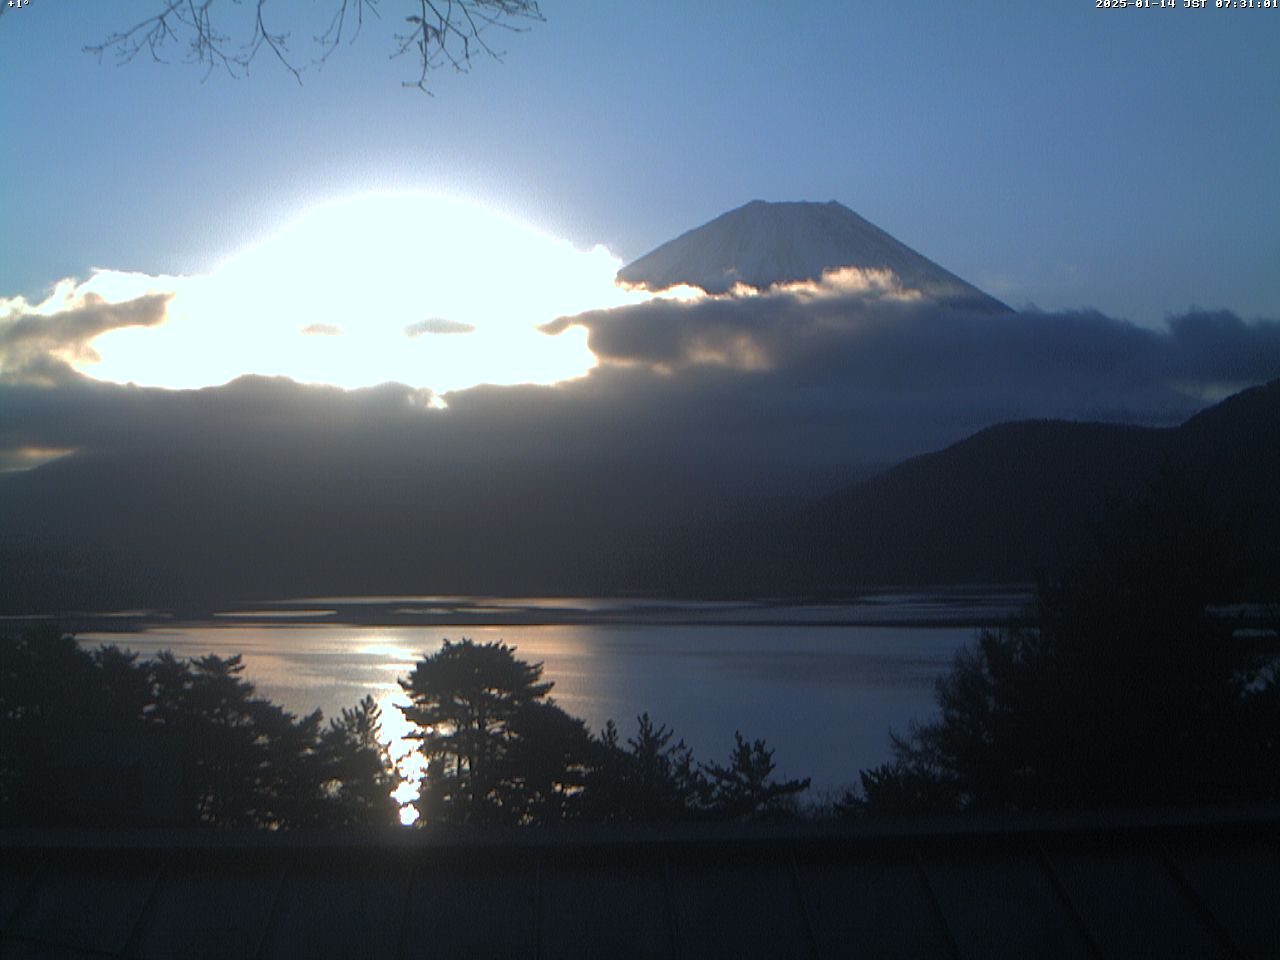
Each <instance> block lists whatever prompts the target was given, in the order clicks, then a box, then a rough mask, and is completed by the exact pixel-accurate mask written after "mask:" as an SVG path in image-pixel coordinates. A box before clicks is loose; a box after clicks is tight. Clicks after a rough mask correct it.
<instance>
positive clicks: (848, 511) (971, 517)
mask: <svg viewBox="0 0 1280 960" xmlns="http://www.w3.org/2000/svg"><path fill="white" fill-rule="evenodd" d="M1163 471H1172V472H1174V473H1176V474H1177V475H1179V476H1181V477H1183V478H1185V480H1186V482H1187V483H1188V484H1190V485H1191V486H1192V487H1193V488H1195V489H1199V490H1202V491H1203V492H1204V495H1205V496H1206V497H1207V498H1208V499H1209V500H1210V501H1211V502H1213V503H1215V504H1216V505H1217V507H1218V508H1219V510H1220V511H1221V513H1222V515H1223V516H1224V517H1230V518H1232V519H1233V520H1236V521H1238V522H1240V523H1241V524H1243V525H1245V526H1246V527H1247V528H1248V529H1249V530H1250V531H1251V535H1252V536H1253V537H1254V538H1255V539H1256V541H1257V542H1259V543H1265V542H1266V541H1270V543H1272V544H1274V543H1277V542H1280V498H1278V497H1277V495H1276V491H1277V489H1280V380H1277V381H1272V382H1271V383H1269V384H1266V385H1264V386H1260V387H1255V388H1253V389H1250V390H1246V391H1244V392H1243V393H1240V394H1238V395H1236V396H1234V397H1230V398H1228V399H1227V400H1225V401H1223V402H1222V403H1220V404H1218V405H1216V406H1214V407H1211V408H1209V409H1208V410H1205V411H1204V412H1202V413H1200V414H1197V415H1196V416H1194V417H1192V418H1191V419H1189V420H1188V421H1187V422H1186V423H1184V424H1183V425H1181V426H1180V427H1177V428H1173V429H1160V428H1149V427H1133V426H1121V425H1116V424H1101V423H1072V422H1065V421H1047V420H1039V421H1025V422H1018V423H1006V424H1000V425H998V426H993V427H990V428H988V429H986V430H983V431H981V432H979V433H977V434H975V435H974V436H972V437H969V438H968V439H966V440H963V441H961V442H960V443H957V444H954V445H953V446H950V447H948V448H946V449H945V450H941V451H939V452H937V453H931V454H926V455H924V456H920V457H915V458H913V459H911V460H907V461H906V462H904V463H902V464H899V465H898V466H896V467H894V468H893V469H891V470H889V471H887V472H885V473H883V474H881V475H880V476H877V477H875V478H872V479H870V480H867V481H865V482H863V483H859V484H856V485H854V486H851V487H849V488H846V489H844V490H841V491H839V492H838V493H835V494H832V495H831V496H829V497H826V498H824V499H822V500H820V501H818V502H816V503H813V504H811V505H809V506H807V507H805V508H803V509H802V510H800V511H798V512H797V513H796V514H795V515H793V516H791V517H789V518H788V519H787V520H786V522H785V530H784V532H782V533H781V534H780V536H779V540H780V541H781V542H782V543H784V544H785V547H783V549H784V551H785V552H786V554H787V556H788V557H789V558H790V562H791V564H793V566H794V568H795V569H796V570H797V571H798V578H799V580H800V581H801V582H803V583H805V584H806V585H808V586H810V587H813V588H818V589H838V588H840V587H841V586H844V585H847V584H851V583H854V584H856V583H916V584H919V583H957V582H966V581H967V582H1010V581H1025V580H1029V579H1031V578H1033V577H1034V576H1036V575H1037V574H1038V573H1040V572H1043V571H1047V570H1050V569H1052V568H1054V567H1056V566H1057V565H1058V564H1060V563H1062V562H1064V561H1065V560H1068V559H1069V558H1070V557H1071V556H1072V555H1073V554H1075V553H1076V552H1078V551H1079V550H1080V548H1081V547H1082V546H1083V545H1084V544H1085V542H1086V541H1087V540H1088V539H1089V538H1090V537H1092V536H1093V534H1094V532H1095V530H1096V527H1097V524H1098V523H1099V522H1100V517H1101V516H1102V515H1103V514H1104V512H1105V510H1106V509H1107V507H1108V506H1109V505H1113V504H1114V503H1116V502H1117V501H1119V500H1122V499H1125V498H1133V497H1138V496H1141V495H1142V494H1143V493H1144V492H1145V491H1146V490H1147V489H1148V488H1149V486H1150V485H1151V484H1152V483H1153V482H1155V481H1156V480H1157V478H1158V477H1159V476H1160V474H1161V473H1162V472H1163Z"/></svg>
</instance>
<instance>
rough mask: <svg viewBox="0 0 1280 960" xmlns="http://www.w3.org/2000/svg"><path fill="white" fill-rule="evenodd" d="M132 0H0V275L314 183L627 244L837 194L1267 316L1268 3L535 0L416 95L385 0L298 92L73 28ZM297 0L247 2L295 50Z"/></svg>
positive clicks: (621, 249) (893, 224) (42, 273)
mask: <svg viewBox="0 0 1280 960" xmlns="http://www.w3.org/2000/svg"><path fill="white" fill-rule="evenodd" d="M158 5H159V0H127V2H112V3H100V2H94V0H30V2H29V4H28V5H27V6H26V7H25V8H22V9H19V10H16V11H7V12H6V13H5V14H4V15H3V16H0V84H2V86H0V89H3V96H0V170H3V177H0V297H4V296H15V295H19V294H22V295H26V296H28V297H34V296H37V295H38V294H40V292H41V291H43V290H45V289H47V288H48V287H49V286H50V285H51V284H52V283H53V282H54V281H56V280H58V279H59V278H62V277H66V276H74V277H78V278H84V277H85V276H87V274H88V272H89V270H90V268H92V267H102V268H111V269H116V270H133V271H142V272H147V273H198V272H202V271H206V270H208V269H210V268H211V267H212V266H213V265H214V264H216V263H218V262H220V261H221V260H222V259H224V258H226V257H227V256H229V255H231V254H233V253H235V252H236V251H237V250H239V249H241V248H242V247H243V246H244V245H245V244H247V243H250V242H252V241H254V240H256V239H259V238H261V237H263V236H266V235H268V234H270V233H272V232H274V231H276V230H278V229H279V228H280V227H281V226H282V225H284V224H285V223H287V222H289V221H290V220H292V219H293V218H295V217H296V216H298V215H300V214H301V213H303V212H305V211H306V210H307V209H309V208H311V207H313V206H315V205H316V204H317V203H320V202H322V201H324V200H328V199H333V198H340V197H344V196H348V195H351V194H354V193H361V192H365V191H368V190H376V189H384V188H414V189H417V188H425V189H433V190H445V191H447V192H450V193H454V194H458V195H462V196H464V197H469V198H471V199H474V200H478V201H480V202H482V203H485V204H487V205H490V206H494V207H497V208H498V209H500V210H502V211H505V212H507V213H509V214H513V215H515V216H517V217H520V218H522V219H524V220H528V221H530V222H532V223H534V224H535V225H537V226H539V227H540V228H542V229H543V230H546V231H548V232H550V233H553V234H556V235H558V236H562V237H565V238H567V239H569V240H571V241H573V242H574V243H576V244H578V245H580V246H583V247H590V246H591V245H593V244H595V243H604V244H606V245H607V246H608V247H609V248H610V249H612V250H613V251H614V252H615V253H617V254H618V255H619V256H621V257H622V258H623V259H632V258H634V257H637V256H639V255H641V254H643V253H644V252H646V251H647V250H649V249H650V248H652V247H654V246H656V245H657V244H659V243H661V242H663V241H665V240H667V239H670V238H671V237H673V236H675V235H676V234H678V233H680V232H683V231H684V230H686V229H689V228H690V227H693V226H696V225H697V224H699V223H702V222H703V221H705V220H708V219H710V218H711V217H713V216H715V215H717V214H719V213H721V212H723V211H725V210H727V209H730V208H732V207H735V206H738V205H740V204H742V203H744V202H746V201H748V200H750V199H753V198H762V199H770V200H783V199H812V200H828V199H835V200H839V201H840V202H842V203H844V204H846V205H847V206H849V207H851V208H852V209H854V210H856V211H857V212H859V213H861V214H862V215H863V216H865V217H867V218H868V219H870V220H872V221H873V222H875V223H877V224H878V225H880V226H881V227H883V228H885V229H886V230H888V231H889V232H890V233H892V234H894V235H895V236H897V237H899V238H900V239H902V240H903V241H905V242H906V243H908V244H910V245H911V246H914V247H915V248H916V249H918V250H920V251H921V252H922V253H924V254H925V255H927V256H929V257H931V258H932V259H934V260H936V261H938V262H939V263H941V264H942V265H943V266H945V267H947V268H948V269H950V270H952V271H953V272H955V273H958V274H959V275H961V276H962V277H964V278H966V279H968V280H970V281H971V282H973V283H976V284H977V285H979V286H982V287H984V288H985V289H987V290H989V291H990V292H992V293H994V294H995V295H997V296H998V297H1000V298H1002V299H1004V300H1005V301H1006V302H1009V303H1011V304H1013V305H1014V306H1022V305H1025V304H1027V303H1034V304H1036V305H1037V306H1040V307H1042V308H1045V309H1059V308H1073V307H1081V306H1093V307H1097V308H1099V309H1100V310H1102V311H1104V312H1106V313H1108V314H1109V315H1112V316H1116V317H1120V318H1127V319H1131V320H1135V321H1138V322H1140V323H1144V324H1154V323H1159V322H1160V321H1161V320H1163V318H1164V317H1166V316H1167V315H1169V314H1172V313H1177V312H1181V311H1185V310H1186V309H1187V308H1188V307H1190V306H1192V305H1197V306H1200V307H1204V308H1225V309H1230V310H1233V311H1235V312H1237V313H1239V314H1240V315H1242V316H1244V317H1246V318H1250V317H1272V318H1274V317H1276V316H1280V269H1277V263H1280V171H1277V168H1276V158H1277V157H1280V85H1277V83H1276V72H1275V65H1276V63H1277V59H1276V57H1277V51H1278V50H1280V10H1277V9H1255V10H1227V11H1222V10H1216V9H1213V8H1212V2H1211V4H1210V8H1209V9H1203V10H1186V9H1160V8H1158V7H1156V8H1152V9H1127V10H1100V9H1096V8H1095V6H1094V3H1093V0H1051V2H1042V3H1036V4H1022V3H965V4H954V3H927V2H921V3H915V4H909V5H904V4H880V3H874V4H857V5H854V4H850V3H810V4H807V5H806V6H805V8H804V10H802V11H801V10H797V9H795V8H793V7H791V6H790V5H782V4H777V3H763V2H759V3H757V2H734V3H729V2H724V3H720V2H714V3H713V2H705V3H688V2H683V3H681V2H659V0H654V2H649V3H644V4H617V3H600V2H583V0H546V2H545V3H544V4H543V11H544V13H545V14H546V17H547V21H546V22H545V23H543V24H538V25H537V26H535V27H534V29H532V30H531V31H530V32H528V33H526V34H521V35H510V36H498V37H496V40H495V42H496V43H497V45H499V46H500V47H502V48H503V49H505V51H506V56H505V58H504V61H503V62H502V63H493V62H487V61H481V62H477V64H476V66H475V69H474V71H473V72H472V73H471V74H469V75H466V76H454V75H451V74H446V73H444V72H441V73H438V74H437V75H436V76H435V77H434V78H433V80H432V87H433V91H434V94H435V95H434V96H432V97H427V96H423V95H422V94H420V93H416V92H414V91H409V90H404V89H401V87H400V81H401V80H402V79H405V78H407V77H410V76H411V75H412V72H413V71H412V64H411V63H408V62H406V61H404V60H390V59H388V56H387V54H388V53H389V51H390V49H391V39H390V36H389V24H390V22H391V21H393V20H396V19H398V18H399V16H401V15H402V11H401V10H400V6H399V4H397V3H396V2H395V0H382V4H381V7H382V9H383V11H384V17H385V18H386V20H384V22H383V23H382V24H375V25H374V28H373V29H368V30H367V31H366V33H365V35H364V36H363V37H362V38H361V39H360V41H359V42H358V43H357V44H356V45H355V46H353V47H351V48H347V49H343V50H341V51H339V52H338V53H337V54H335V56H334V57H333V58H332V59H331V60H330V61H329V63H328V64H327V65H326V66H325V67H324V69H322V70H311V71H308V72H307V74H306V76H305V82H304V84H303V85H302V86H299V85H298V84H297V83H296V82H295V81H294V80H293V79H292V77H291V76H289V75H288V74H287V73H286V72H285V71H283V70H281V69H279V68H278V67H277V66H276V65H275V64H274V63H272V62H270V61H269V60H268V59H266V58H265V57H264V58H262V59H260V60H259V61H258V62H256V63H255V64H254V68H253V72H252V75H251V76H250V77H248V78H247V79H241V80H234V79H231V78H229V77H227V76H225V75H223V74H217V73H215V74H214V75H212V76H209V77H207V78H206V77H205V75H204V73H203V71H202V70H201V69H200V68H197V67H190V66H183V65H181V64H179V63H174V64H171V65H159V64H153V63H149V62H143V61H142V60H139V61H137V62H135V63H133V64H131V65H128V66H124V67H117V66H115V65H113V64H112V63H111V62H110V61H109V60H108V61H106V62H104V63H103V64H101V65H100V64H99V63H98V61H97V60H96V59H95V58H93V57H92V56H89V55H87V54H85V53H83V52H82V49H81V48H82V47H83V46H84V45H85V44H89V43H94V42H98V41H100V40H101V39H103V38H104V37H105V36H106V35H107V34H109V33H111V32H112V31H113V30H116V29H119V28H121V27H126V26H129V25H131V24H132V23H133V22H134V21H135V20H137V19H139V18H141V17H142V16H145V15H146V14H148V13H149V12H152V11H153V10H154V9H155V8H156V7H157V6H158ZM315 6H318V4H316V3H313V0H273V2H272V3H271V4H269V5H268V8H267V10H268V12H269V13H270V14H271V15H272V16H273V17H275V18H276V22H278V23H279V24H280V25H281V26H282V27H287V26H290V25H291V24H295V23H296V24H297V26H296V27H295V31H294V37H293V44H294V47H295V50H296V51H297V52H298V54H299V56H300V59H307V58H308V57H309V55H310V51H309V50H308V49H307V46H308V45H307V37H308V35H309V33H310V32H311V31H310V30H309V29H308V27H307V22H306V10H307V9H308V8H312V9H313V8H314V7H315ZM300 11H301V12H302V19H301V20H296V19H295V18H296V17H297V16H298V13H299V12H300ZM173 58H174V60H175V61H176V60H179V59H180V51H178V50H174V52H173ZM352 242H353V243H358V242H359V239H358V238H353V241H352Z"/></svg>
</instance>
